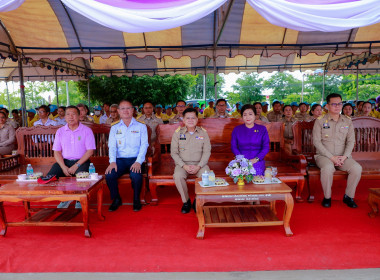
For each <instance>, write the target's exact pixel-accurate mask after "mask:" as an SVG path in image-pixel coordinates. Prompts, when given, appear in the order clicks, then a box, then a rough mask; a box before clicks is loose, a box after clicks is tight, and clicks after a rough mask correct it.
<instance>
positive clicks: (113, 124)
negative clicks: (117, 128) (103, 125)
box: [111, 120, 120, 126]
mask: <svg viewBox="0 0 380 280" xmlns="http://www.w3.org/2000/svg"><path fill="white" fill-rule="evenodd" d="M119 122H120V120H118V121H116V122H113V123H111V126H113V125H115V124H118V123H119Z"/></svg>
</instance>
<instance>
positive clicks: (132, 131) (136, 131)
mask: <svg viewBox="0 0 380 280" xmlns="http://www.w3.org/2000/svg"><path fill="white" fill-rule="evenodd" d="M131 133H140V131H138V130H131Z"/></svg>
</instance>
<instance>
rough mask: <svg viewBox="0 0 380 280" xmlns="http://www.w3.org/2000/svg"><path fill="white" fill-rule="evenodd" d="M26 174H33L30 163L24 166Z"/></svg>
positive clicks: (28, 175)
mask: <svg viewBox="0 0 380 280" xmlns="http://www.w3.org/2000/svg"><path fill="white" fill-rule="evenodd" d="M26 176H27V177H30V176H33V167H32V165H31V164H30V163H28V166H27V167H26Z"/></svg>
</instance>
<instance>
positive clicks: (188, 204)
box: [181, 199, 191, 214]
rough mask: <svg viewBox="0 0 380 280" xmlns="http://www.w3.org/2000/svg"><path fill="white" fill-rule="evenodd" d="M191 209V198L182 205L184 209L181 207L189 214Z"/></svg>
mask: <svg viewBox="0 0 380 280" xmlns="http://www.w3.org/2000/svg"><path fill="white" fill-rule="evenodd" d="M190 210H191V200H190V199H189V200H188V201H187V202H185V203H184V204H183V205H182V209H181V212H182V213H183V214H187V213H189V212H190Z"/></svg>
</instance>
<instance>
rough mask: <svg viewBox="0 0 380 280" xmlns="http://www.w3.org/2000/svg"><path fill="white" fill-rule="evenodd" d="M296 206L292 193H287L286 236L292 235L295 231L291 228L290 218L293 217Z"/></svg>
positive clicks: (285, 210) (285, 211) (285, 212)
mask: <svg viewBox="0 0 380 280" xmlns="http://www.w3.org/2000/svg"><path fill="white" fill-rule="evenodd" d="M293 207H294V200H293V197H292V195H291V194H289V193H287V194H286V195H285V209H284V229H285V235H286V236H292V235H293V232H292V231H291V229H290V218H291V217H292V212H293Z"/></svg>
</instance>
